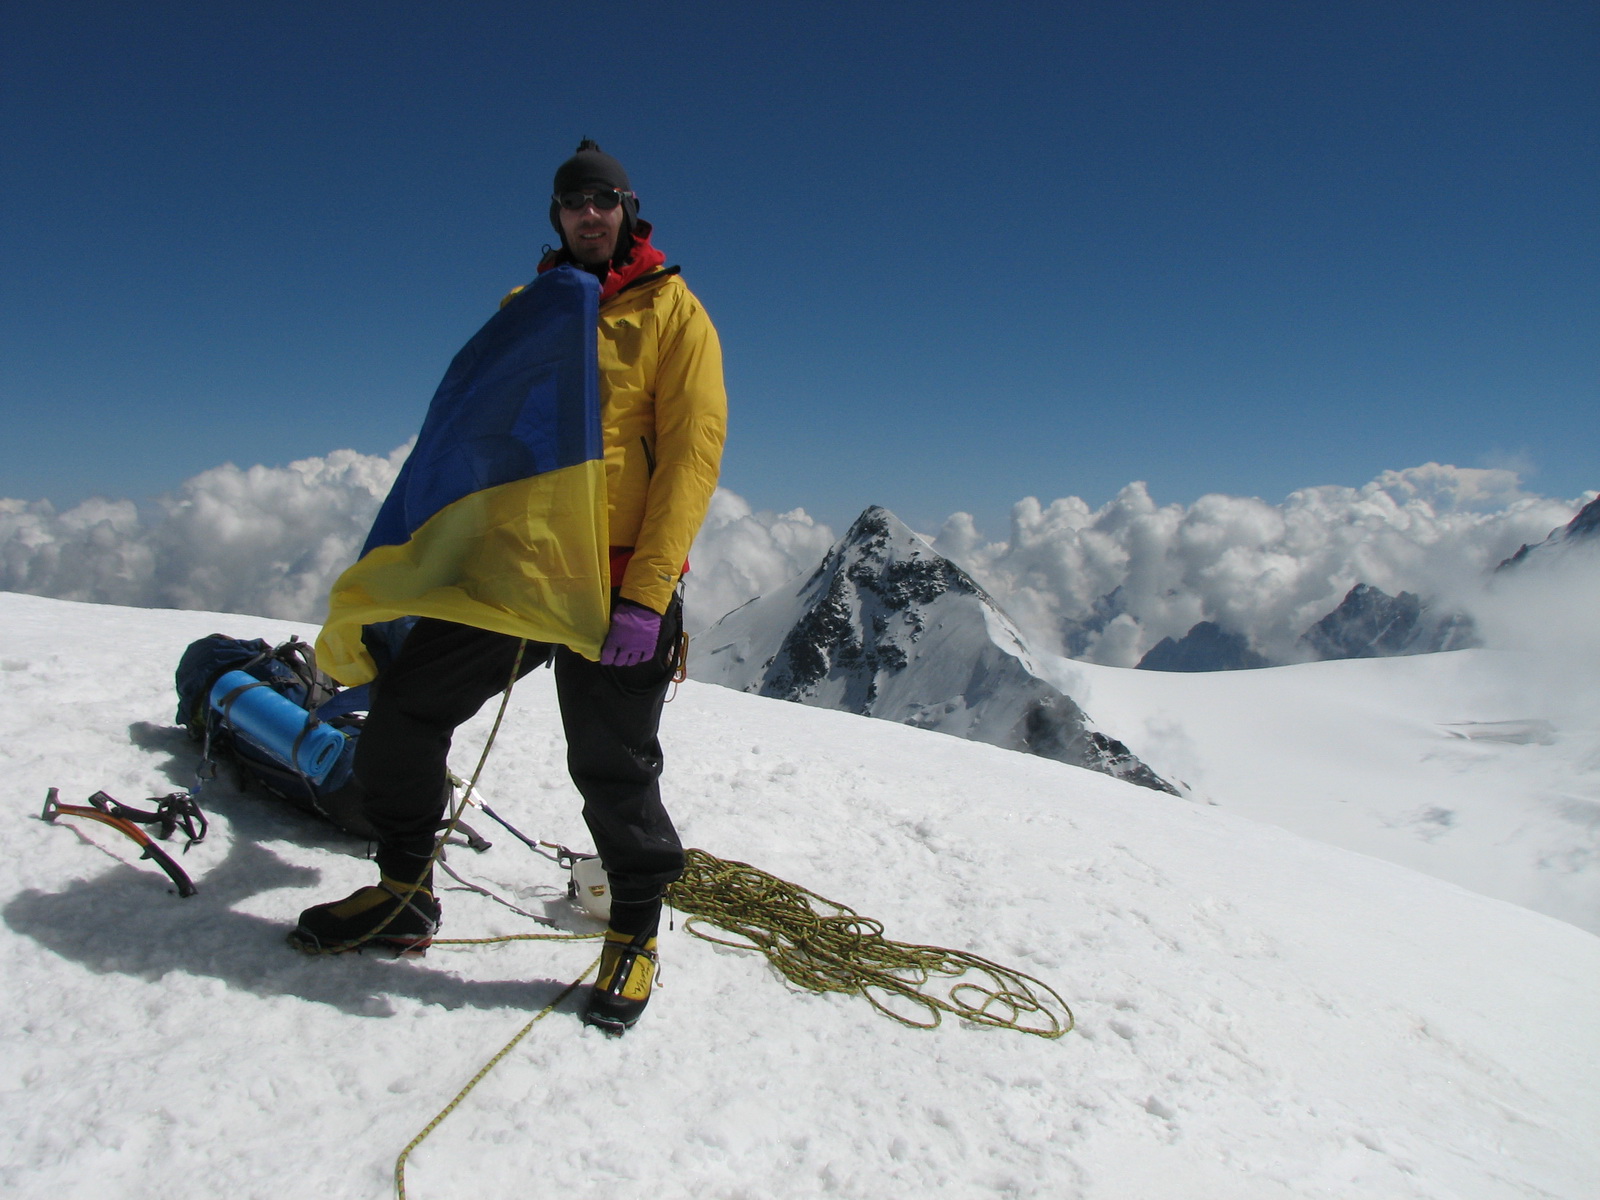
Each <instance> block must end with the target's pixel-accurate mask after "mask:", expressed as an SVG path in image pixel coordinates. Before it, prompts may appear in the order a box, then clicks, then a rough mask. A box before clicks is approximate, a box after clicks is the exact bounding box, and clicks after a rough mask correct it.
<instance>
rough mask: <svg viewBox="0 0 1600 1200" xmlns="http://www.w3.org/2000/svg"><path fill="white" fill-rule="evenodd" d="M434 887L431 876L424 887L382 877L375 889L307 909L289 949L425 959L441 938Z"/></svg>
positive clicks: (424, 883) (312, 952) (369, 888)
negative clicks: (375, 950) (372, 949)
mask: <svg viewBox="0 0 1600 1200" xmlns="http://www.w3.org/2000/svg"><path fill="white" fill-rule="evenodd" d="M432 883H433V872H432V871H429V872H428V875H427V877H426V878H425V879H424V880H422V881H421V882H420V883H401V882H400V881H399V880H395V879H390V878H389V877H388V876H387V875H383V876H380V877H379V879H378V883H377V885H376V886H373V887H364V888H361V889H359V890H357V891H355V892H352V893H351V894H350V895H348V896H346V897H345V898H344V899H343V900H336V901H334V902H333V903H332V904H318V905H315V906H313V907H311V908H308V909H306V910H305V912H303V913H301V914H300V923H299V924H298V925H296V926H295V929H294V932H293V933H291V934H290V935H289V944H290V945H291V946H293V947H295V948H296V949H297V950H304V951H305V952H306V953H307V954H342V953H344V951H346V950H359V949H360V948H361V947H362V946H366V945H374V946H388V947H390V948H391V949H395V950H400V951H408V952H411V953H419V954H420V953H421V952H422V951H424V950H426V949H427V948H428V946H429V945H430V944H431V943H432V941H433V935H434V934H435V933H437V932H439V902H438V901H437V900H435V899H434V896H433V889H432V886H431V885H432Z"/></svg>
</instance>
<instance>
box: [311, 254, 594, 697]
mask: <svg viewBox="0 0 1600 1200" xmlns="http://www.w3.org/2000/svg"><path fill="white" fill-rule="evenodd" d="M599 294H600V285H599V282H598V281H597V280H596V279H595V278H594V276H592V275H590V274H588V273H587V272H584V271H580V270H577V269H575V268H572V267H558V268H556V269H555V270H551V271H546V272H545V273H544V274H542V275H540V276H539V277H538V279H536V280H535V281H534V282H533V283H531V284H529V285H528V286H527V287H526V288H524V289H522V290H521V291H520V292H518V293H517V294H516V295H515V296H514V297H513V298H512V299H511V300H510V302H508V303H507V304H506V306H505V307H504V308H502V309H501V310H500V311H499V312H498V313H496V314H495V315H494V316H493V317H491V318H490V319H489V321H488V323H487V324H485V325H484V327H483V328H482V329H480V330H479V331H478V332H477V333H476V334H475V335H474V336H473V338H472V340H471V341H469V342H468V343H467V344H466V345H465V346H464V347H462V349H461V352H460V353H459V354H457V355H456V357H455V361H453V362H452V363H451V364H450V369H449V371H447V372H446V373H445V377H444V381H443V382H442V383H440V384H439V390H438V391H437V392H435V393H434V397H433V403H432V404H431V405H429V407H428V415H427V418H426V419H425V420H424V421H423V424H422V432H421V433H420V434H418V436H417V444H416V446H415V447H414V448H413V449H412V451H411V456H410V457H409V458H408V459H407V460H406V463H405V465H404V466H403V467H402V468H401V469H400V474H399V477H398V478H396V479H395V482H394V487H393V488H391V489H390V491H389V496H388V498H387V499H386V500H385V501H384V502H383V507H382V508H380V509H379V510H378V517H377V520H376V521H374V522H373V525H372V532H371V533H370V534H368V535H367V544H366V546H365V547H364V548H363V549H362V551H361V557H360V559H358V560H357V561H356V563H355V565H354V566H352V567H350V568H349V569H348V570H347V571H345V572H344V574H342V575H341V576H339V579H338V581H337V582H336V583H335V584H334V585H333V592H332V594H331V595H330V597H329V601H328V620H327V622H326V623H325V624H324V625H323V628H322V633H321V634H320V635H319V636H318V638H317V664H318V666H320V667H321V668H322V669H323V670H324V671H326V672H327V673H328V674H330V675H332V676H333V677H334V678H335V679H337V680H338V681H339V682H340V683H343V684H348V685H354V684H357V683H364V682H366V681H367V680H369V679H371V678H372V677H373V676H374V675H375V674H376V668H375V666H374V665H373V661H372V658H371V656H370V655H369V654H368V652H367V649H366V647H365V646H364V645H363V644H362V640H361V630H362V627H363V626H365V625H371V624H375V623H377V622H381V621H388V620H392V619H394V618H396V617H403V616H421V617H438V618H440V619H442V620H446V621H455V622H458V623H460V624H463V625H472V626H475V627H477V628H479V629H490V630H494V631H495V632H497V633H505V634H510V635H511V636H513V637H525V638H529V639H531V640H533V641H540V642H553V643H559V644H561V645H565V646H570V647H572V649H574V650H576V651H577V652H578V653H579V654H583V655H585V656H587V657H589V658H598V657H599V656H600V646H601V643H602V641H603V640H604V638H605V634H606V628H607V624H608V622H609V612H610V595H609V587H610V567H609V562H608V556H607V555H608V552H607V539H606V477H605V459H604V447H603V445H602V442H601V435H600V397H599V391H600V387H599V364H598V360H597V350H596V326H597V322H598V317H599Z"/></svg>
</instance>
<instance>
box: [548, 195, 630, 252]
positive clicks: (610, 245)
mask: <svg viewBox="0 0 1600 1200" xmlns="http://www.w3.org/2000/svg"><path fill="white" fill-rule="evenodd" d="M621 231H622V205H620V204H619V205H617V207H615V208H611V209H605V210H601V209H598V208H596V207H595V206H594V202H593V201H590V202H589V203H587V204H585V205H584V206H583V207H582V208H580V209H576V210H574V209H570V208H563V209H562V210H561V232H562V234H563V235H565V237H566V240H567V248H568V249H570V250H571V251H572V257H573V258H575V259H577V260H578V261H579V262H581V263H583V264H585V265H586V266H594V265H596V264H598V263H603V262H608V261H609V260H610V259H611V256H612V255H613V254H615V253H616V252H617V237H618V235H619V234H620V233H621Z"/></svg>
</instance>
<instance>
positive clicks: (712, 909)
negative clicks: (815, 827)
mask: <svg viewBox="0 0 1600 1200" xmlns="http://www.w3.org/2000/svg"><path fill="white" fill-rule="evenodd" d="M687 857H688V863H687V866H686V868H685V870H684V873H683V878H681V879H679V880H678V882H677V883H675V884H673V885H672V887H671V888H669V889H668V891H667V902H668V903H669V904H671V905H672V907H673V908H675V909H677V910H678V911H679V912H681V913H684V914H685V915H687V916H688V918H689V919H688V920H687V921H685V922H684V929H685V931H687V932H689V933H692V934H694V936H696V937H698V938H701V939H703V940H705V941H708V942H714V943H716V944H717V945H719V946H734V947H738V948H740V949H747V950H759V951H761V953H762V954H764V955H766V957H767V961H768V962H770V963H771V964H772V966H773V968H774V969H775V970H776V971H778V973H779V974H781V975H782V976H783V977H784V978H785V979H787V980H788V981H789V982H790V983H792V984H794V985H795V986H796V987H799V988H803V989H804V990H806V991H808V992H842V993H843V994H845V995H847V996H863V997H865V998H866V1000H867V1002H868V1003H869V1004H871V1005H872V1007H874V1008H876V1009H877V1010H878V1011H879V1012H881V1013H883V1015H884V1016H886V1017H890V1018H893V1019H894V1020H896V1021H899V1022H900V1023H901V1024H902V1025H909V1026H911V1027H912V1028H914V1029H933V1028H935V1027H937V1026H938V1024H939V1022H940V1020H941V1018H942V1017H943V1015H944V1014H945V1013H949V1014H951V1015H952V1016H955V1017H959V1018H960V1019H961V1020H963V1021H971V1022H973V1023H974V1024H976V1025H992V1026H997V1027H999V1028H1002V1029H1015V1030H1016V1031H1017V1032H1018V1033H1028V1034H1032V1035H1033V1036H1035V1037H1042V1038H1058V1037H1061V1036H1062V1035H1063V1034H1065V1033H1067V1032H1068V1031H1069V1030H1070V1029H1071V1028H1072V1025H1073V1016H1072V1010H1071V1009H1070V1008H1068V1007H1067V1002H1066V1001H1065V1000H1063V999H1062V998H1061V996H1060V995H1059V994H1058V993H1057V992H1056V990H1055V989H1054V988H1052V987H1051V986H1050V985H1049V984H1047V983H1043V982H1041V981H1040V980H1038V979H1035V978H1034V977H1033V976H1031V975H1025V974H1023V973H1022V972H1020V971H1014V970H1012V969H1011V968H1009V967H1003V966H1001V965H1000V964H999V963H994V962H990V961H989V960H988V959H986V958H980V957H979V956H978V955H976V954H968V953H966V952H965V951H962V950H947V949H944V948H943V947H940V946H919V945H914V944H911V943H908V942H894V941H890V940H889V939H888V938H886V937H884V936H883V924H882V922H880V921H876V920H873V919H872V918H871V917H863V916H861V915H860V914H858V913H857V912H856V911H855V910H854V909H853V908H850V907H849V906H847V905H844V904H840V903H839V902H838V901H836V900H829V899H827V898H826V897H824V896H819V895H818V894H817V893H816V892H813V891H811V890H810V889H808V888H803V887H801V886H800V885H799V884H795V883H789V882H787V881H785V880H782V879H779V878H778V877H777V876H775V875H769V874H768V873H767V872H765V871H762V870H760V869H758V868H756V867H752V866H751V865H750V864H749V863H742V862H731V861H729V860H727V859H721V858H717V857H716V856H715V855H712V854H707V853H706V852H705V851H704V850H690V851H688V853H687ZM707 926H710V927H713V928H715V929H716V930H718V931H720V932H721V933H724V934H731V935H733V937H732V938H729V937H724V936H718V934H717V933H712V932H710V931H708V929H707ZM734 939H740V940H734ZM941 980H950V981H951V983H950V985H949V986H948V987H947V988H945V987H942V986H941V984H940V982H939V981H941ZM930 988H933V989H934V990H929V989H930ZM896 1004H898V1006H899V1007H898V1008H897V1007H895V1005H896ZM908 1007H909V1008H910V1009H912V1010H915V1009H918V1008H920V1009H922V1010H923V1013H924V1018H923V1019H921V1020H919V1019H917V1018H916V1017H915V1016H913V1015H908V1014H907V1012H906V1011H904V1010H905V1009H906V1008H908Z"/></svg>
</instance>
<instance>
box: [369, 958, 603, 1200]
mask: <svg viewBox="0 0 1600 1200" xmlns="http://www.w3.org/2000/svg"><path fill="white" fill-rule="evenodd" d="M515 936H516V937H518V938H521V939H529V938H549V939H557V938H560V937H561V936H562V935H560V934H538V933H527V934H520V935H515ZM580 936H583V937H589V936H598V935H590V934H583V935H580ZM452 940H453V942H454V944H457V945H472V944H476V943H478V942H503V941H510V940H513V939H512V938H510V937H506V938H458V939H452ZM434 944H435V945H438V941H437V940H435V942H434ZM599 962H600V960H599V959H598V958H596V959H595V960H594V962H592V963H590V964H589V965H588V966H587V967H586V968H584V972H583V974H582V975H579V976H578V977H577V978H576V979H574V980H573V981H572V982H571V983H569V984H567V986H566V987H564V988H563V989H562V990H561V993H560V995H558V996H557V997H556V998H555V999H554V1000H552V1001H550V1003H549V1004H546V1005H545V1006H544V1007H543V1008H541V1009H540V1010H539V1011H538V1012H537V1013H535V1014H534V1016H533V1019H532V1020H531V1021H529V1022H528V1023H527V1024H526V1025H524V1026H523V1027H522V1028H521V1029H520V1030H518V1031H517V1036H516V1037H514V1038H512V1039H511V1040H510V1041H509V1042H507V1043H506V1044H505V1045H504V1046H501V1047H500V1051H499V1053H498V1054H496V1055H495V1056H494V1057H493V1058H491V1059H490V1060H489V1061H488V1062H486V1063H484V1064H483V1066H481V1067H479V1068H478V1073H477V1074H476V1075H474V1076H473V1077H472V1078H471V1079H469V1080H468V1081H467V1086H466V1087H464V1088H462V1089H461V1090H460V1091H459V1092H457V1093H456V1095H455V1099H453V1100H451V1101H450V1103H449V1104H446V1105H445V1106H444V1107H443V1108H441V1109H440V1110H439V1112H438V1114H437V1115H435V1117H434V1118H433V1120H431V1121H429V1122H428V1123H427V1125H425V1126H424V1127H423V1129H422V1132H421V1133H419V1134H417V1136H416V1137H414V1138H412V1139H411V1140H410V1141H409V1142H408V1143H406V1148H405V1149H404V1150H402V1151H400V1157H399V1158H397V1159H395V1160H394V1192H395V1195H396V1196H397V1197H398V1200H406V1159H408V1158H410V1157H411V1152H412V1151H413V1150H415V1149H416V1148H417V1147H418V1146H420V1145H422V1142H423V1140H424V1139H425V1138H426V1137H427V1136H428V1135H429V1134H430V1133H432V1132H433V1131H434V1130H435V1129H437V1128H438V1127H439V1124H440V1122H442V1121H443V1120H444V1119H445V1118H446V1117H448V1116H449V1115H450V1114H451V1113H453V1112H455V1110H456V1106H457V1105H459V1104H460V1103H461V1102H462V1101H463V1100H465V1099H466V1098H467V1093H468V1092H470V1091H472V1089H473V1088H475V1087H477V1086H478V1084H480V1083H482V1082H483V1078H484V1076H486V1075H487V1074H488V1073H489V1072H490V1071H492V1070H494V1069H495V1068H496V1067H497V1066H499V1065H500V1060H501V1059H503V1058H505V1056H506V1055H508V1054H510V1053H511V1052H512V1051H513V1050H515V1049H516V1048H517V1043H518V1042H520V1041H521V1040H522V1039H523V1038H525V1037H527V1036H528V1031H529V1030H530V1029H532V1028H533V1027H534V1026H535V1025H537V1024H538V1023H539V1022H540V1021H542V1020H544V1019H545V1018H546V1017H548V1016H549V1015H550V1014H551V1013H553V1012H554V1011H555V1010H556V1008H557V1006H558V1005H560V1003H561V1002H562V1001H563V1000H565V999H566V998H567V997H568V996H570V995H572V993H573V992H575V991H577V990H578V987H579V985H580V984H582V983H583V981H584V980H585V979H587V978H589V972H590V971H593V970H594V969H595V967H596V966H597V965H598V964H599Z"/></svg>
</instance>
